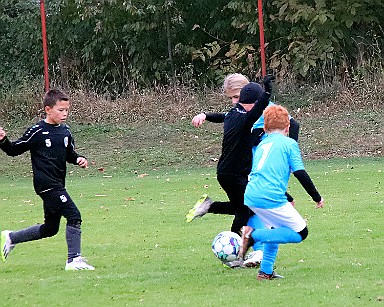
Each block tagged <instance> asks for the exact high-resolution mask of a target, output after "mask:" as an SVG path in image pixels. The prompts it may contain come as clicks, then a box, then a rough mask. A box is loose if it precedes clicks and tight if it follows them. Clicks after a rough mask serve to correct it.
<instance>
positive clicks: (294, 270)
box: [0, 156, 384, 306]
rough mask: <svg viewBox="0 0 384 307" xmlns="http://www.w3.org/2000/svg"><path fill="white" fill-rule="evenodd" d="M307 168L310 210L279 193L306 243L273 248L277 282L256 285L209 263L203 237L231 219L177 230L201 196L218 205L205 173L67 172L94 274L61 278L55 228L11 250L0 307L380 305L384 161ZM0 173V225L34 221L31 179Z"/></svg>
mask: <svg viewBox="0 0 384 307" xmlns="http://www.w3.org/2000/svg"><path fill="white" fill-rule="evenodd" d="M2 157H4V156H2ZM7 161H8V160H7ZM306 167H307V171H308V173H309V174H310V175H311V177H312V179H313V181H314V182H315V184H316V186H317V188H318V189H319V191H320V192H321V194H322V196H323V197H324V198H325V208H324V209H317V210H316V209H315V208H314V203H313V202H312V201H311V199H310V197H309V196H308V195H307V194H306V192H305V191H304V189H303V188H302V187H301V186H300V185H299V184H298V182H297V181H296V180H295V179H294V178H293V179H292V181H291V182H290V187H289V190H290V192H291V194H292V195H293V196H294V197H295V200H296V204H297V205H296V206H297V209H298V210H299V211H300V212H301V214H302V215H303V216H304V217H305V218H306V219H307V220H308V228H309V236H308V238H307V240H305V241H304V242H303V243H301V244H291V245H282V246H281V247H280V251H279V254H278V257H277V261H276V271H277V272H278V273H279V274H282V275H284V276H285V279H283V280H275V281H265V282H259V281H257V280H256V273H257V270H256V269H227V268H224V267H223V266H222V265H221V264H220V262H219V261H218V260H217V259H216V258H215V257H214V256H213V253H212V251H211V247H210V245H211V241H212V239H213V238H214V236H215V235H216V234H217V233H219V232H220V231H223V230H228V229H229V227H230V225H231V221H232V217H230V216H219V215H209V214H208V215H206V216H204V217H203V218H201V219H198V220H195V221H193V222H192V223H186V222H185V219H184V216H185V214H186V213H187V211H188V210H189V209H190V207H191V206H193V204H194V202H195V201H196V200H197V199H198V198H199V197H200V196H201V195H202V194H204V193H208V194H209V195H210V196H211V197H212V198H213V199H219V198H221V199H224V198H225V194H224V193H223V191H222V190H220V189H219V185H218V183H217V181H216V177H215V169H214V168H204V169H203V168H201V169H198V168H191V169H183V170H176V169H170V170H169V171H168V172H166V171H165V170H164V169H160V170H148V171H147V172H144V171H143V172H142V173H140V172H139V173H135V172H132V171H131V170H128V169H127V170H124V169H119V170H116V171H110V172H109V171H104V172H100V171H98V170H97V169H96V167H94V166H91V167H90V168H89V169H87V170H81V169H78V168H72V167H70V169H69V172H68V177H67V189H68V191H69V193H70V195H71V196H72V198H73V199H74V200H75V202H76V204H77V205H78V207H79V208H80V211H81V212H82V216H83V220H84V221H83V241H82V250H83V255H84V256H85V257H87V259H88V261H89V263H90V264H91V265H94V266H95V267H96V271H93V272H92V271H88V272H65V271H64V265H65V260H66V244H65V238H64V233H65V231H64V229H65V228H64V226H65V224H64V221H62V227H61V229H60V231H59V234H58V235H57V236H55V237H53V238H49V239H44V240H40V241H35V242H29V243H24V244H20V245H18V246H17V247H16V248H15V249H14V251H13V252H12V253H11V254H10V256H9V258H8V260H7V262H6V263H0V306H377V305H382V304H383V303H384V227H383V206H384V193H383V179H384V176H383V172H384V159H383V158H364V159H334V160H318V161H307V162H306ZM4 169H6V168H4V166H3V168H2V172H1V173H0V178H1V180H0V191H1V196H0V209H1V218H0V228H1V229H2V230H3V229H12V230H18V229H21V228H24V227H27V226H30V225H33V224H35V223H41V222H42V218H43V215H42V207H41V201H40V198H39V197H38V196H36V195H35V194H34V192H33V189H32V183H31V176H30V173H29V172H28V171H25V172H22V174H21V175H16V174H15V173H16V172H14V173H13V174H11V175H9V174H8V175H7V173H6V172H4ZM144 173H146V174H144Z"/></svg>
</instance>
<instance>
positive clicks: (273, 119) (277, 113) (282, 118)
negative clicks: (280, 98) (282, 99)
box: [263, 105, 289, 132]
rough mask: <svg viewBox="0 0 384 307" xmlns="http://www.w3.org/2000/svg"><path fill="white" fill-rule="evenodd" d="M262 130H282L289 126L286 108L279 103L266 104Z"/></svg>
mask: <svg viewBox="0 0 384 307" xmlns="http://www.w3.org/2000/svg"><path fill="white" fill-rule="evenodd" d="M263 115H264V130H265V131H266V132H271V131H273V130H284V129H286V128H287V127H288V126H289V114H288V111H287V109H286V108H284V107H282V106H279V105H272V106H268V107H267V108H266V109H265V110H264V113H263Z"/></svg>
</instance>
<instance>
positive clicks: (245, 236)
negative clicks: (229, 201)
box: [239, 226, 253, 259]
mask: <svg viewBox="0 0 384 307" xmlns="http://www.w3.org/2000/svg"><path fill="white" fill-rule="evenodd" d="M252 231H253V228H252V227H251V226H243V227H242V228H241V240H242V241H243V244H242V245H241V246H240V252H239V258H241V259H244V256H245V254H246V253H247V251H248V249H249V248H250V246H251V242H252V238H251V234H252Z"/></svg>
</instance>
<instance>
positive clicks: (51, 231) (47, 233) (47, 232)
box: [40, 224, 59, 238]
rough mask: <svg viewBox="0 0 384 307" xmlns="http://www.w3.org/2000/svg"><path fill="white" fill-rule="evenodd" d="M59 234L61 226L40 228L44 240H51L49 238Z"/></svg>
mask: <svg viewBox="0 0 384 307" xmlns="http://www.w3.org/2000/svg"><path fill="white" fill-rule="evenodd" d="M58 232H59V225H57V226H56V225H54V226H53V225H50V226H48V225H46V224H44V225H41V227H40V235H41V237H42V238H49V237H53V236H54V235H56V234H57V233H58Z"/></svg>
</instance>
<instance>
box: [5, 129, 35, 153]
mask: <svg viewBox="0 0 384 307" xmlns="http://www.w3.org/2000/svg"><path fill="white" fill-rule="evenodd" d="M33 135H34V134H33V133H32V134H31V130H28V131H27V132H25V133H24V134H23V136H22V137H21V138H20V139H18V140H17V141H15V142H11V141H10V140H9V139H8V137H7V136H6V137H5V138H4V139H3V140H2V141H1V142H0V148H1V149H2V150H3V151H4V152H5V153H6V154H7V155H8V156H12V157H15V156H19V155H21V154H23V153H24V152H26V151H28V150H29V149H30V142H31V139H32V137H33Z"/></svg>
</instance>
